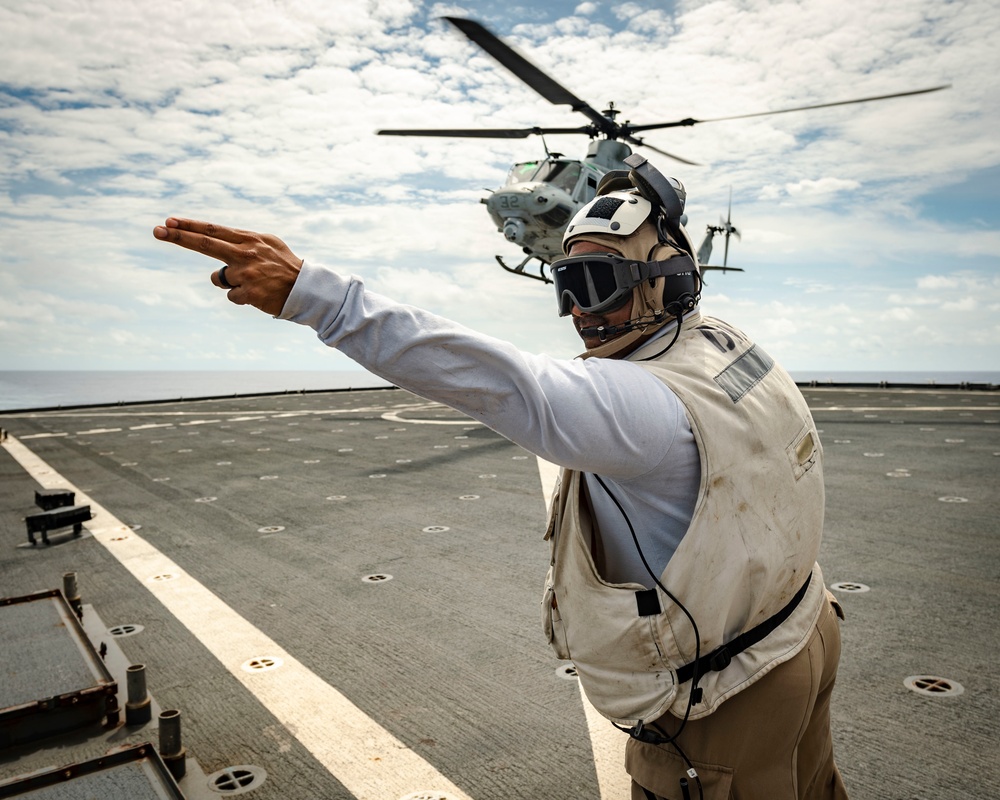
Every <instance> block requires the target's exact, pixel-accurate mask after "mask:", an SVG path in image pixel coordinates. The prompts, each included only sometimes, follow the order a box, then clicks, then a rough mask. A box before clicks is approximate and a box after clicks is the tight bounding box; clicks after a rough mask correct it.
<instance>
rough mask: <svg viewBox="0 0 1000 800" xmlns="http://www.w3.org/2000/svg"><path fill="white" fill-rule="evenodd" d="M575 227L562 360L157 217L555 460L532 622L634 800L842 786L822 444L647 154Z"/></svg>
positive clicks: (322, 326)
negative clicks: (709, 267)
mask: <svg viewBox="0 0 1000 800" xmlns="http://www.w3.org/2000/svg"><path fill="white" fill-rule="evenodd" d="M626 163H627V164H628V165H629V167H630V169H629V170H628V171H620V172H614V173H610V174H609V176H607V177H606V179H605V181H603V182H602V184H601V186H600V187H599V193H598V196H597V197H596V198H595V199H594V200H593V201H592V202H591V203H589V204H587V205H586V206H585V207H584V208H582V209H581V210H580V211H579V212H578V213H577V215H576V216H575V217H574V219H573V220H572V221H571V223H570V225H569V226H568V227H567V230H566V234H565V238H564V250H565V252H566V255H567V257H566V258H564V259H561V260H559V261H556V262H554V263H553V265H552V274H553V279H554V282H555V288H556V295H557V303H558V311H559V314H560V315H561V316H571V317H572V320H573V324H574V325H575V327H576V329H577V331H578V333H579V335H580V337H581V339H582V340H583V343H584V345H585V348H586V350H585V352H584V353H583V354H582V355H581V356H580V357H579V358H577V359H573V360H565V359H554V358H550V357H547V356H542V355H535V354H530V353H526V352H523V351H520V350H518V349H517V348H516V347H514V346H513V345H511V344H510V343H508V342H505V341H503V340H500V339H495V338H492V337H489V336H485V335H482V334H479V333H477V332H474V331H471V330H469V329H468V328H465V327H464V326H461V325H459V324H458V323H455V322H453V321H450V320H447V319H444V318H442V317H439V316H437V315H434V314H431V313H429V312H426V311H424V310H421V309H418V308H415V307H412V306H408V305H404V304H401V303H398V302H395V301H393V300H390V299H388V298H386V297H384V296H381V295H379V294H376V293H374V292H371V291H369V290H368V289H366V288H365V285H364V282H363V280H362V279H361V278H359V277H357V276H349V275H342V274H339V273H338V272H336V271H334V270H332V269H328V268H326V267H322V266H320V265H317V264H313V263H311V262H307V261H303V260H302V259H301V258H299V257H298V256H296V255H294V254H293V253H292V251H291V250H290V249H289V247H288V246H287V245H286V244H285V243H284V242H283V241H282V240H281V239H279V238H277V237H275V236H271V235H266V234H257V233H253V232H250V231H244V230H239V229H235V228H228V227H223V226H219V225H213V224H210V223H205V222H198V221H194V220H189V219H181V218H174V217H172V218H169V219H168V220H167V221H166V223H165V224H164V225H162V226H157V227H156V228H155V229H154V236H156V238H158V239H161V240H164V241H168V242H173V243H175V244H178V245H180V246H182V247H185V248H188V249H192V250H196V251H199V252H201V253H204V254H206V255H208V256H210V257H212V258H216V259H218V260H220V261H223V262H224V264H225V266H223V267H221V268H220V269H219V270H217V271H215V272H213V273H212V282H213V283H214V284H215V285H216V286H219V287H221V288H223V289H226V290H227V291H228V297H229V299H230V300H231V301H232V302H234V303H237V304H248V305H253V306H255V307H257V308H259V309H261V310H262V311H265V312H267V313H270V314H272V315H274V316H276V317H278V318H280V319H287V320H291V321H293V322H297V323H300V324H303V325H308V326H310V327H311V328H313V329H314V330H315V331H316V332H317V334H318V336H319V338H320V339H321V340H322V341H323V342H324V343H326V344H327V345H329V346H331V347H336V348H337V349H339V350H341V351H342V352H344V353H345V354H347V355H348V356H350V357H351V358H352V359H354V360H355V361H357V362H358V363H360V364H361V365H363V366H364V367H366V368H367V369H368V370H370V371H371V372H373V373H374V374H376V375H379V376H381V377H383V378H384V379H386V380H388V381H390V382H392V383H394V384H396V385H398V386H401V387H402V388H405V389H408V390H410V391H412V392H414V393H416V394H419V395H421V396H423V397H427V398H429V399H432V400H435V401H438V402H441V403H445V404H447V405H450V406H452V407H453V408H455V409H457V410H459V411H461V412H463V413H465V414H468V415H469V416H471V417H473V418H475V419H477V420H479V421H481V422H482V423H483V424H485V425H487V426H489V427H491V428H492V429H494V430H496V431H497V432H499V433H500V434H502V435H503V436H505V437H507V438H508V439H510V440H511V441H513V442H515V443H517V444H519V445H521V446H522V447H524V448H526V449H527V450H529V451H531V452H533V453H535V454H536V455H538V456H540V457H542V458H544V459H547V460H548V461H551V462H553V463H555V464H558V465H560V466H561V467H562V468H563V470H562V474H561V477H560V482H559V488H558V490H557V493H556V495H555V497H554V499H553V502H552V506H551V509H550V520H549V525H548V530H547V532H546V538H547V539H549V541H550V543H551V548H552V549H551V552H552V558H551V563H550V567H549V570H548V575H547V578H546V581H545V588H544V593H543V600H542V608H541V611H542V623H543V627H544V630H545V632H546V635H547V637H548V639H549V642H550V644H551V645H552V647H553V648H554V650H555V652H556V655H557V656H558V657H559V658H563V659H571V660H572V661H573V663H574V665H575V666H576V669H577V672H578V674H579V676H580V681H581V684H582V686H583V688H584V690H585V691H586V693H587V696H588V699H589V700H590V701H591V702H592V703H593V705H594V706H595V707H596V708H597V709H598V711H600V712H601V713H602V714H603V715H604V716H605V717H607V718H608V719H609V720H610V721H611V723H612V724H614V725H616V726H618V727H619V728H621V729H622V730H623V731H625V732H627V733H628V734H629V735H630V737H631V738H630V739H629V741H628V745H627V748H626V768H627V770H628V772H629V774H630V775H631V776H632V798H633V800H650V799H651V798H653V799H655V798H671V799H672V800H673V799H674V798H687V797H691V798H696V797H700V798H703V800H711V799H712V798H726V797H730V796H735V797H740V798H759V799H760V800H785V799H786V798H787V800H792V799H793V798H810V800H811V799H812V798H824V799H825V798H838V799H839V798H846V796H847V795H846V791H845V789H844V785H843V782H842V780H841V778H840V774H839V772H838V770H837V767H836V764H835V762H834V757H833V745H832V737H831V730H830V697H831V692H832V689H833V685H834V681H835V678H836V673H837V665H838V662H839V657H840V632H839V627H838V621H837V616H838V614H839V613H840V612H839V607H838V606H837V605H836V603H835V601H834V600H833V597H832V595H830V594H829V592H827V591H826V588H825V586H824V583H823V576H822V573H821V571H820V568H819V565H818V564H817V563H816V557H817V554H818V551H819V544H820V537H821V533H822V526H823V511H824V490H823V474H822V448H821V446H820V442H819V437H818V434H817V431H816V428H815V424H814V422H813V420H812V417H811V415H810V413H809V410H808V407H807V406H806V403H805V401H804V399H803V398H802V396H801V394H800V393H799V391H798V389H797V387H796V386H795V384H794V382H793V381H792V379H791V378H790V377H789V376H788V374H787V373H786V372H785V371H784V370H783V369H782V368H781V367H780V366H779V365H778V364H777V363H776V362H775V361H774V360H773V359H772V358H771V357H770V356H769V355H768V354H767V352H766V351H765V350H764V349H763V348H761V347H760V346H758V345H757V344H755V343H754V342H753V341H751V340H750V339H749V338H748V337H747V336H746V335H745V334H744V333H742V332H741V331H739V330H737V329H736V328H734V327H732V326H731V325H728V324H727V323H724V322H722V321H720V320H717V319H713V318H711V317H708V316H704V315H702V314H701V311H700V309H699V306H698V301H699V299H700V291H701V280H700V275H699V271H698V265H697V261H696V258H695V256H694V249H693V246H692V244H691V241H690V239H689V237H688V235H687V233H686V231H685V230H684V227H683V225H682V220H683V217H682V214H683V206H684V199H685V198H684V189H683V186H681V185H680V183H679V182H678V181H675V180H673V179H670V178H666V177H664V176H663V175H661V174H660V173H659V172H658V171H657V170H656V169H655V168H654V167H653V166H652V165H651V164H649V162H647V161H646V160H645V159H644V158H642V157H641V156H638V155H633V156H631V157H630V158H629V159H628V160H627V161H626Z"/></svg>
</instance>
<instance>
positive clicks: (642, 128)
mask: <svg viewBox="0 0 1000 800" xmlns="http://www.w3.org/2000/svg"><path fill="white" fill-rule="evenodd" d="M950 88H951V84H950V83H949V84H945V85H944V86H934V87H932V88H930V89H917V90H915V91H912V92H896V93H894V94H881V95H877V96H875V97H860V98H858V99H857V100H838V101H837V102H835V103H820V104H818V105H814V106H797V107H796V108H781V109H778V110H777V111H758V112H757V113H755V114H737V115H735V116H732V117H712V118H711V119H692V118H691V117H688V118H687V119H681V120H677V121H676V122H660V123H655V122H654V123H653V124H651V125H629V126H628V129H629V130H630V131H652V130H657V129H660V128H681V127H689V126H691V125H698V124H700V123H702V122H723V121H725V120H730V119H749V118H750V117H766V116H769V115H771V114H788V113H790V112H792V111H810V110H812V109H814V108H833V107H834V106H849V105H853V104H854V103H870V102H871V101H873V100H891V99H892V98H894V97H910V96H912V95H915V94H928V93H930V92H939V91H941V90H942V89H950Z"/></svg>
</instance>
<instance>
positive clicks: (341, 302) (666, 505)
mask: <svg viewBox="0 0 1000 800" xmlns="http://www.w3.org/2000/svg"><path fill="white" fill-rule="evenodd" d="M279 318H280V319H287V320H291V321H293V322H297V323H299V324H301V325H307V326H309V327H311V328H312V329H313V330H315V331H316V333H317V335H318V336H319V338H320V340H321V341H322V342H323V343H324V344H326V345H328V346H330V347H335V348H337V349H338V350H340V351H341V352H343V353H344V354H345V355H347V356H349V357H350V358H352V359H353V360H354V361H357V362H358V363H359V364H361V365H362V366H364V367H365V368H367V369H368V370H370V371H371V372H373V373H374V374H376V375H379V376H380V377H382V378H384V379H385V380H387V381H390V382H391V383H394V384H396V385H397V386H400V387H402V388H404V389H408V390H409V391H411V392H414V393H415V394H418V395H420V396H422V397H426V398H428V399H430V400H435V401H437V402H440V403H444V404H446V405H448V406H451V407H452V408H454V409H456V410H458V411H461V412H463V413H465V414H468V415H469V416H470V417H472V418H473V419H476V420H479V421H480V422H482V423H483V424H484V425H487V426H488V427H490V428H492V429H493V430H495V431H497V432H498V433H500V434H501V435H503V436H505V437H506V438H508V439H510V440H511V441H512V442H515V443H516V444H518V445H520V446H522V447H524V448H525V449H526V450H528V451H530V452H532V453H534V454H535V455H538V456H540V457H541V458H544V459H546V460H548V461H551V462H553V463H555V464H558V465H560V466H563V467H568V468H570V469H575V470H579V471H581V472H583V473H587V474H586V476H585V477H586V480H587V488H588V491H589V495H590V500H591V505H592V508H593V511H594V517H595V521H596V523H597V529H598V531H599V534H600V539H601V542H600V546H601V549H602V551H603V560H604V564H603V566H602V570H603V577H604V578H605V579H606V580H608V581H610V582H612V583H640V584H642V585H644V586H647V587H651V586H653V583H654V582H653V579H652V578H651V577H650V575H649V573H648V572H647V570H646V568H645V567H644V566H643V564H642V560H641V558H640V556H639V553H638V552H637V550H636V547H635V544H634V542H633V540H632V535H631V533H630V532H629V527H628V525H627V524H626V522H625V520H624V519H623V517H622V512H621V511H619V510H618V508H617V507H616V506H615V505H614V503H613V502H612V501H611V499H610V498H609V497H608V495H607V493H606V492H605V491H604V489H602V488H601V486H600V485H599V484H598V483H597V482H596V480H595V479H594V475H595V474H596V475H600V476H601V477H602V478H603V480H604V482H605V483H606V484H607V486H608V488H609V489H610V491H611V492H613V493H614V495H615V496H616V497H617V499H618V501H619V502H620V503H621V504H622V506H623V507H624V510H625V513H626V514H627V515H628V518H629V520H630V521H631V523H632V526H633V528H634V529H635V532H636V535H637V537H638V540H639V543H640V545H641V548H642V553H643V555H645V557H646V560H647V561H648V562H649V564H650V567H651V568H652V570H653V571H654V572H655V574H656V576H657V577H659V575H660V574H661V573H662V571H663V568H664V567H665V565H666V563H667V561H668V560H669V559H670V556H671V555H672V554H673V552H674V550H675V549H676V548H677V545H678V543H679V542H680V540H681V538H682V537H683V535H684V532H685V531H686V530H687V527H688V524H689V522H690V520H691V514H692V512H693V509H694V503H695V500H696V498H697V493H698V485H699V481H700V466H699V457H698V450H697V446H696V444H695V441H694V436H693V434H692V432H691V426H690V424H689V423H688V420H687V416H686V414H685V412H684V407H683V406H682V404H681V403H680V401H679V400H678V399H677V397H676V396H675V395H674V393H673V392H671V391H670V389H669V388H668V387H667V386H666V385H665V384H663V383H662V382H661V381H659V380H657V379H656V378H654V377H653V376H651V375H650V374H649V373H648V372H646V371H645V370H644V369H642V368H641V367H639V366H638V365H636V364H633V363H630V362H629V361H627V360H614V359H605V358H590V359H582V360H581V359H576V360H565V359H555V358H551V357H549V356H545V355H535V354H531V353H526V352H524V351H522V350H519V349H517V348H516V347H514V345H512V344H510V343H509V342H505V341H503V340H501V339H495V338H493V337H490V336H485V335H483V334H480V333H477V332H475V331H472V330H470V329H469V328H466V327H464V326H462V325H460V324H458V323H456V322H453V321H451V320H448V319H445V318H443V317H439V316H437V315H435V314H431V313H430V312H427V311H424V310H422V309H419V308H415V307H413V306H408V305H404V304H401V303H397V302H394V301H392V300H390V299H388V298H386V297H384V296H382V295H379V294H376V293H374V292H370V291H368V290H367V289H365V287H364V282H363V281H362V280H361V279H360V278H357V277H352V276H342V275H339V274H338V273H336V272H334V271H332V270H329V269H326V268H324V267H321V266H317V265H314V264H311V263H304V264H303V266H302V271H301V273H300V274H299V277H298V280H297V281H296V283H295V286H294V287H293V289H292V293H291V295H290V296H289V297H288V300H287V301H286V303H285V306H284V308H283V309H282V310H281V314H279Z"/></svg>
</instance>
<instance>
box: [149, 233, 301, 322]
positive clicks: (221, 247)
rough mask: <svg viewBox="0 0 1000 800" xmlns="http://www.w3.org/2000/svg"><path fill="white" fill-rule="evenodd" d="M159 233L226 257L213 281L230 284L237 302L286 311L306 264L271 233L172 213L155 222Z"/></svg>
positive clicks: (191, 247)
mask: <svg viewBox="0 0 1000 800" xmlns="http://www.w3.org/2000/svg"><path fill="white" fill-rule="evenodd" d="M153 236H155V237H156V238H157V239H160V240H162V241H165V242H172V243H174V244H177V245H180V246H181V247H184V248H186V249H188V250H194V251H195V252H197V253H202V254H204V255H206V256H208V257H209V258H215V259H218V260H219V261H222V262H224V265H225V266H223V267H220V268H219V269H217V270H216V271H215V272H213V273H212V283H214V284H215V285H216V286H218V287H219V288H221V289H228V290H229V294H228V297H229V299H230V301H232V302H233V303H236V304H237V305H251V306H254V307H255V308H259V309H260V310H261V311H264V312H266V313H268V314H271V315H272V316H277V315H278V314H279V313H280V312H281V309H282V307H283V306H284V305H285V301H286V300H287V299H288V295H289V294H290V293H291V291H292V286H293V285H294V284H295V279H296V278H297V277H298V275H299V270H300V269H301V268H302V259H301V258H299V257H298V256H296V255H295V254H294V253H293V252H292V251H291V250H290V249H289V247H288V245H286V244H285V243H284V242H283V241H281V239H279V238H278V237H277V236H272V235H271V234H266V233H254V232H253V231H244V230H240V229H238V228H227V227H225V226H223V225H214V224H212V223H210V222H199V221H197V220H193V219H178V218H176V217H170V218H168V219H167V221H166V222H165V223H164V224H163V225H157V226H156V227H155V228H153Z"/></svg>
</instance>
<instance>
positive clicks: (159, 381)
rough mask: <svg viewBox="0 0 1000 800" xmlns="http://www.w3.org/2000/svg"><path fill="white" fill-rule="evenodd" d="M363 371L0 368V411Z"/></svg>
mask: <svg viewBox="0 0 1000 800" xmlns="http://www.w3.org/2000/svg"><path fill="white" fill-rule="evenodd" d="M792 377H793V378H795V380H796V381H798V382H799V383H809V382H810V381H816V382H817V383H819V384H824V383H865V384H873V385H877V384H879V383H880V382H882V381H885V382H888V383H891V384H900V383H905V384H923V385H928V386H930V385H935V384H937V385H955V384H961V383H975V384H987V385H993V386H996V385H1000V371H983V372H946V371H941V372H893V371H886V372H846V371H824V370H803V371H793V372H792ZM388 385H389V384H388V383H386V382H385V381H383V380H382V379H381V378H377V377H375V376H374V375H372V374H371V373H369V372H365V371H364V370H352V371H341V372H315V371H313V372H291V371H289V372H281V371H274V372H238V371H232V372H211V371H190V372H181V371H176V372H172V371H163V372H153V371H149V372H139V371H104V372H99V371H95V372H85V371H65V372H64V371H42V370H38V371H20V372H13V371H9V372H5V371H0V411H14V410H24V409H42V408H59V407H67V406H86V405H115V404H118V403H135V402H144V401H153V400H192V399H196V398H202V397H226V396H231V395H247V394H265V393H267V394H272V393H273V394H280V393H283V392H297V391H301V390H308V391H317V390H320V391H321V390H333V389H363V388H374V387H381V386H388Z"/></svg>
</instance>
